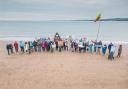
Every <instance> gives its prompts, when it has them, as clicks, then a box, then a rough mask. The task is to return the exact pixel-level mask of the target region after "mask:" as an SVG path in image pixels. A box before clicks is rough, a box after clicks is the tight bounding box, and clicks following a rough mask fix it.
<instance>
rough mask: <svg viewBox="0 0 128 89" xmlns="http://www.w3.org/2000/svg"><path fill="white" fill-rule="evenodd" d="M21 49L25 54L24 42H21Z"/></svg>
mask: <svg viewBox="0 0 128 89" xmlns="http://www.w3.org/2000/svg"><path fill="white" fill-rule="evenodd" d="M20 49H21V52H22V53H23V52H24V42H23V41H20Z"/></svg>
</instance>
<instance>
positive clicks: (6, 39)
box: [0, 35, 128, 45]
mask: <svg viewBox="0 0 128 89" xmlns="http://www.w3.org/2000/svg"><path fill="white" fill-rule="evenodd" d="M48 37H51V39H53V36H52V35H50V36H48ZM48 37H2V38H0V40H2V41H34V40H36V39H38V38H48ZM68 37H69V36H62V38H68ZM80 38H82V37H73V39H80ZM87 40H88V41H89V40H91V39H87ZM102 42H103V44H109V43H113V44H125V45H128V42H126V41H116V40H115V41H114V40H107V41H106V40H102Z"/></svg>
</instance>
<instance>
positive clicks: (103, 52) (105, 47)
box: [102, 44, 107, 56]
mask: <svg viewBox="0 0 128 89" xmlns="http://www.w3.org/2000/svg"><path fill="white" fill-rule="evenodd" d="M106 50H107V45H106V44H105V45H103V47H102V54H103V56H105V54H106Z"/></svg>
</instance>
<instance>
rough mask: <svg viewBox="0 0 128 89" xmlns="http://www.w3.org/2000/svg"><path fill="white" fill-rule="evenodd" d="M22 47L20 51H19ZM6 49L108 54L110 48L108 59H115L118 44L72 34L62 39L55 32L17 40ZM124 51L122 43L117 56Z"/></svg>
mask: <svg viewBox="0 0 128 89" xmlns="http://www.w3.org/2000/svg"><path fill="white" fill-rule="evenodd" d="M19 48H20V51H19ZM6 49H7V52H8V55H10V54H13V53H14V50H13V49H15V52H16V53H18V52H21V53H28V54H31V53H32V52H44V51H48V52H49V51H51V52H54V51H55V50H56V51H59V52H61V51H63V50H66V51H72V52H79V53H81V52H85V53H86V52H89V53H93V52H96V53H97V54H102V55H106V52H107V49H108V53H109V54H108V59H110V60H112V59H114V53H115V51H116V46H115V45H114V44H112V43H110V44H109V45H106V44H102V41H99V42H97V41H86V39H85V38H84V39H80V40H73V39H72V37H71V36H70V37H69V38H68V39H61V37H60V35H59V34H58V33H56V34H55V36H54V39H53V40H52V39H50V38H48V39H44V38H40V39H37V40H34V41H26V42H24V41H19V42H17V41H15V42H14V43H13V44H12V43H10V44H7V45H6ZM121 53H122V45H119V47H118V55H117V57H120V56H121Z"/></svg>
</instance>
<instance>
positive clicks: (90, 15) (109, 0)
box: [0, 0, 128, 21]
mask: <svg viewBox="0 0 128 89" xmlns="http://www.w3.org/2000/svg"><path fill="white" fill-rule="evenodd" d="M99 13H101V14H102V18H118V17H120V18H127V17H128V0H0V20H33V21H35V20H37V21H38V20H74V19H75V20H76V19H94V18H95V17H96V16H97V15H98V14H99Z"/></svg>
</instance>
